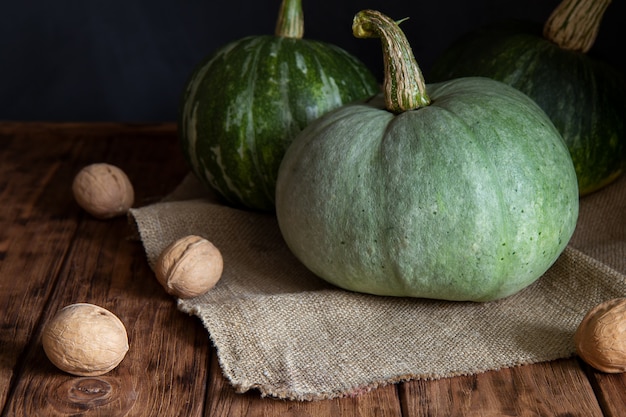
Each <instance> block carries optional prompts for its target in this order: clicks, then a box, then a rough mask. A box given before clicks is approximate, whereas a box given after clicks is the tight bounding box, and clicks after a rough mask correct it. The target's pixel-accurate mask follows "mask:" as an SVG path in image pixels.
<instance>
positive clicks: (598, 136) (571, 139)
mask: <svg viewBox="0 0 626 417" xmlns="http://www.w3.org/2000/svg"><path fill="white" fill-rule="evenodd" d="M465 76H484V77H489V78H493V79H495V80H498V81H502V82H504V83H507V84H509V85H511V86H513V87H515V88H517V89H519V90H520V91H522V92H524V93H525V94H527V95H528V96H529V97H531V98H532V99H533V100H535V101H536V102H537V104H539V106H540V107H541V108H542V109H543V110H544V111H545V112H546V113H547V114H548V116H549V117H550V119H551V120H552V122H553V123H554V125H555V127H556V128H557V130H559V132H560V133H561V135H562V136H563V139H564V140H565V142H566V144H567V146H568V149H569V150H570V152H571V156H572V160H573V162H574V165H575V168H576V173H577V176H578V181H579V191H580V195H581V196H584V195H586V194H589V193H591V192H594V191H596V190H599V189H601V188H603V187H604V186H606V185H607V184H609V183H611V182H612V181H613V180H614V179H616V178H617V177H618V176H619V175H620V174H621V173H622V172H623V170H624V168H625V167H626V122H625V120H624V117H625V115H626V100H624V97H626V82H625V80H624V77H623V76H622V74H620V73H618V72H617V70H615V69H614V68H612V67H610V66H609V65H608V64H606V63H603V62H601V61H598V60H595V59H593V58H592V57H590V56H589V55H587V54H585V53H582V52H576V51H571V50H566V49H562V48H560V47H559V46H558V45H557V44H555V43H553V42H550V41H549V40H547V39H545V38H544V37H543V36H542V34H541V27H540V26H537V25H534V24H532V23H526V22H513V21H512V22H503V23H498V24H494V25H491V26H488V27H485V28H482V29H479V30H476V31H474V32H471V33H469V34H467V35H466V36H464V37H462V38H461V39H459V40H458V41H457V42H456V43H454V44H453V45H451V46H450V47H449V48H448V49H447V50H446V51H444V53H443V54H442V55H441V56H440V57H439V58H438V59H437V60H436V62H435V63H434V65H433V67H432V69H431V71H430V74H429V80H430V81H431V82H438V81H444V80H447V79H452V78H458V77H465Z"/></svg>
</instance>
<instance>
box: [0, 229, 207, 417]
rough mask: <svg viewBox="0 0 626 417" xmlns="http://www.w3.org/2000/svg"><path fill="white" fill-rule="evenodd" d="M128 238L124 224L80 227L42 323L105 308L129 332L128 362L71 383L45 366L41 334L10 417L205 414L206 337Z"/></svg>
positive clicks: (9, 408) (32, 348)
mask: <svg viewBox="0 0 626 417" xmlns="http://www.w3.org/2000/svg"><path fill="white" fill-rule="evenodd" d="M127 237H128V228H127V224H126V222H125V219H119V221H113V222H107V223H106V224H104V223H102V222H98V221H95V220H89V221H84V222H83V223H81V226H80V230H79V231H78V234H77V237H76V240H75V243H74V244H73V245H72V249H71V251H70V253H69V255H68V259H67V262H66V263H65V264H64V267H63V270H62V271H61V274H60V277H59V280H58V284H57V285H56V287H55V290H54V292H53V293H52V295H51V298H50V302H49V305H48V308H47V309H46V311H45V312H44V319H43V322H44V323H45V322H47V321H48V320H49V319H50V318H51V317H52V315H54V314H55V313H56V312H57V311H58V310H59V309H60V308H62V307H63V306H65V305H68V304H72V303H76V302H89V303H93V304H97V305H100V306H102V307H104V308H107V309H109V310H110V311H112V312H113V313H115V314H117V315H118V317H119V318H120V319H121V320H122V322H123V323H124V324H125V326H126V329H127V331H128V335H129V343H130V350H129V352H128V354H127V355H126V357H125V359H124V360H123V361H122V363H121V364H120V365H119V367H118V368H116V369H115V370H113V371H111V372H110V373H108V374H106V375H105V376H102V377H97V378H80V377H73V376H69V375H67V374H65V373H63V372H61V371H59V370H58V369H56V368H55V367H54V366H53V365H52V364H51V363H50V362H49V361H48V360H47V358H46V356H45V354H44V352H43V349H42V348H41V342H40V333H41V329H37V332H36V334H37V338H36V339H34V341H33V343H31V345H30V347H29V349H28V353H27V356H26V359H25V363H24V365H23V368H22V370H21V373H20V380H19V382H18V383H17V384H16V386H15V389H14V391H13V392H12V396H11V398H10V399H9V402H8V404H7V407H6V411H7V412H8V413H9V415H15V416H19V415H24V416H31V415H45V416H57V415H68V414H75V413H78V412H83V413H85V412H91V413H94V414H95V415H128V416H146V417H147V416H156V415H158V416H179V415H185V416H200V415H201V410H202V404H203V399H204V395H205V392H204V390H205V385H206V378H207V373H208V359H209V356H208V352H209V346H208V342H207V338H206V334H205V332H204V330H203V329H202V328H201V326H200V325H199V323H197V322H196V321H195V320H194V319H193V318H192V317H189V316H187V315H184V314H182V313H180V312H179V311H178V310H177V309H176V306H175V304H174V301H173V299H172V298H171V297H169V296H167V295H166V294H165V292H164V291H163V289H162V288H161V287H160V285H159V284H158V283H157V282H156V279H155V278H154V275H153V273H152V271H150V270H149V268H148V267H147V264H146V262H145V261H144V259H143V258H144V257H145V256H144V254H143V249H142V248H141V247H140V245H139V244H138V243H137V242H134V241H130V240H128V239H127ZM77 393H79V394H81V395H77ZM118 413H119V414H118Z"/></svg>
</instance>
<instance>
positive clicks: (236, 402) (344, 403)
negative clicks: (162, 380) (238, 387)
mask: <svg viewBox="0 0 626 417" xmlns="http://www.w3.org/2000/svg"><path fill="white" fill-rule="evenodd" d="M210 380H211V383H210V385H209V387H208V390H207V409H206V412H205V414H204V415H205V417H226V416H229V417H244V416H245V417H266V416H281V417H282V416H284V417H289V416H294V417H295V416H303V417H313V416H315V417H358V416H376V417H401V416H402V415H403V414H402V411H401V407H400V401H399V398H398V393H397V386H396V385H387V386H384V387H381V388H378V389H375V390H373V391H370V392H367V393H362V394H360V395H358V396H355V397H346V398H336V399H332V400H320V401H285V400H280V399H275V398H262V397H261V396H260V394H259V393H258V392H257V391H249V392H246V393H237V392H236V391H235V389H234V388H233V387H232V386H231V385H230V384H229V383H228V381H227V380H226V379H225V378H224V376H223V375H222V372H221V369H220V368H219V365H218V362H217V356H216V355H215V353H214V354H213V357H212V363H211V377H210Z"/></svg>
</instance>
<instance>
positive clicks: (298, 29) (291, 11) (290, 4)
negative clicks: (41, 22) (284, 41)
mask: <svg viewBox="0 0 626 417" xmlns="http://www.w3.org/2000/svg"><path fill="white" fill-rule="evenodd" d="M274 33H275V35H276V36H280V37H283V38H293V39H302V36H303V35H304V13H303V12H302V1H301V0H283V2H282V4H281V5H280V11H279V12H278V21H277V22H276V30H275V32H274Z"/></svg>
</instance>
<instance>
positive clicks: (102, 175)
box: [72, 163, 135, 219]
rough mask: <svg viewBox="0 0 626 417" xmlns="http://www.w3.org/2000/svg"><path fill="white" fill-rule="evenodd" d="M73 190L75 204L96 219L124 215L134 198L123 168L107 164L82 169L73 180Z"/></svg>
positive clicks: (97, 164) (92, 165)
mask: <svg viewBox="0 0 626 417" xmlns="http://www.w3.org/2000/svg"><path fill="white" fill-rule="evenodd" d="M72 192H73V193H74V198H75V199H76V202H77V203H78V205H79V206H81V207H82V208H83V209H84V210H85V211H87V212H88V213H89V214H91V215H92V216H94V217H96V218H99V219H109V218H112V217H116V216H121V215H124V214H126V213H127V212H128V210H129V209H130V208H131V207H132V205H133V202H134V199H135V193H134V190H133V186H132V184H131V182H130V180H129V179H128V177H127V176H126V174H125V173H124V171H122V170H121V169H120V168H118V167H116V166H114V165H110V164H106V163H96V164H91V165H88V166H86V167H84V168H83V169H81V170H80V172H79V173H78V174H77V175H76V177H75V178H74V182H73V183H72Z"/></svg>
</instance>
